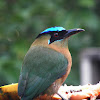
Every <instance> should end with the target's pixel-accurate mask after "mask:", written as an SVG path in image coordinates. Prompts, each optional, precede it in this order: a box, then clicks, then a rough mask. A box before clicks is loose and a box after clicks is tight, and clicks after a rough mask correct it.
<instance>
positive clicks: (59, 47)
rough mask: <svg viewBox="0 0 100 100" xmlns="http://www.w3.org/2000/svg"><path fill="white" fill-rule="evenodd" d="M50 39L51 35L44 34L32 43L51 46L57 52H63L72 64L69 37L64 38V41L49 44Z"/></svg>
mask: <svg viewBox="0 0 100 100" xmlns="http://www.w3.org/2000/svg"><path fill="white" fill-rule="evenodd" d="M49 39H50V35H44V36H42V37H39V38H37V39H36V40H35V41H34V42H33V43H32V45H31V47H32V46H43V47H47V48H51V49H53V50H55V51H57V52H60V53H62V54H63V55H64V56H65V57H66V58H67V59H68V60H69V61H68V62H71V63H70V64H72V59H71V54H70V52H69V49H68V39H64V40H62V41H56V42H54V43H51V44H48V40H49Z"/></svg>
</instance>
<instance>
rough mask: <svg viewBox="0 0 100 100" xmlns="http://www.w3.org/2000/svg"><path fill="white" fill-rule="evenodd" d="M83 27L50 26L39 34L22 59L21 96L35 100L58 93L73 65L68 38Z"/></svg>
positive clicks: (19, 92)
mask: <svg viewBox="0 0 100 100" xmlns="http://www.w3.org/2000/svg"><path fill="white" fill-rule="evenodd" d="M82 31H84V29H70V30H66V29H65V28H63V27H51V28H48V29H46V30H44V31H43V32H41V33H40V34H39V35H38V36H37V38H36V39H35V41H34V42H33V43H32V45H31V47H30V49H29V50H28V52H27V54H26V56H25V58H24V61H23V65H22V69H21V73H20V77H19V84H18V95H19V96H20V97H21V100H34V99H35V98H36V97H38V96H41V95H44V94H46V95H47V96H50V97H52V96H53V95H54V94H55V93H57V91H58V89H59V87H60V86H61V85H62V84H63V82H64V81H65V80H66V78H67V76H68V74H69V72H70V69H71V65H72V58H71V54H70V52H69V49H68V38H69V37H70V36H71V35H73V34H76V33H78V32H82ZM47 100H48V99H47Z"/></svg>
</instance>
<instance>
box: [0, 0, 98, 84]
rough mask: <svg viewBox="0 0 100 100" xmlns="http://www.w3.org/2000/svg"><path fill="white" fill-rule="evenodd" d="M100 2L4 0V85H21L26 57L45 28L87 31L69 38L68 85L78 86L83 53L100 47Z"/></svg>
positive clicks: (0, 6)
mask: <svg viewBox="0 0 100 100" xmlns="http://www.w3.org/2000/svg"><path fill="white" fill-rule="evenodd" d="M99 25H100V0H29V1H28V0H0V85H5V84H10V83H15V82H18V78H19V74H20V69H21V66H22V62H23V59H24V56H25V54H26V52H27V50H28V49H29V47H30V45H31V43H32V42H33V41H34V39H35V37H36V36H37V35H38V34H39V33H40V32H41V31H43V30H44V29H46V28H48V27H52V26H62V27H64V28H66V29H71V28H83V29H85V30H86V31H85V32H82V33H80V34H77V35H75V36H72V37H71V38H70V39H69V49H70V52H71V54H72V58H73V66H72V70H71V73H70V75H69V76H68V79H67V81H66V82H67V84H72V85H78V84H80V81H79V54H80V51H81V50H82V49H83V48H86V47H99V45H100V33H99V32H100V28H99Z"/></svg>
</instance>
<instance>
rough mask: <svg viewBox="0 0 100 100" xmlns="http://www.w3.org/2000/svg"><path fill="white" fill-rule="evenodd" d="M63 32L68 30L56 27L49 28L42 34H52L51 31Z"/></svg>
mask: <svg viewBox="0 0 100 100" xmlns="http://www.w3.org/2000/svg"><path fill="white" fill-rule="evenodd" d="M62 30H66V29H65V28H63V27H59V26H55V27H51V28H47V29H46V30H44V31H43V32H41V33H40V34H42V33H47V32H50V31H62Z"/></svg>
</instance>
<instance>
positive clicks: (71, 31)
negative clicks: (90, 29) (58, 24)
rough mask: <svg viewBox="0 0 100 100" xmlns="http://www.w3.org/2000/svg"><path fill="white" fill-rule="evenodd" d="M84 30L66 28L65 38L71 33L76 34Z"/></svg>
mask: <svg viewBox="0 0 100 100" xmlns="http://www.w3.org/2000/svg"><path fill="white" fill-rule="evenodd" d="M83 31H85V30H84V29H80V28H78V29H70V30H66V34H65V36H64V37H65V38H67V37H70V36H71V35H74V34H77V33H79V32H83Z"/></svg>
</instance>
